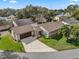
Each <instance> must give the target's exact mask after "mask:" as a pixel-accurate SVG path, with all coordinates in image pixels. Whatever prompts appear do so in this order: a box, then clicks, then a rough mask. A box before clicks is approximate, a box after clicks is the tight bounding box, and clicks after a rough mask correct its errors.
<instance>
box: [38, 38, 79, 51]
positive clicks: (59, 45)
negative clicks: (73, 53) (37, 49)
mask: <svg viewBox="0 0 79 59" xmlns="http://www.w3.org/2000/svg"><path fill="white" fill-rule="evenodd" d="M39 40H40V41H41V42H43V43H44V44H46V45H47V46H49V47H52V48H55V49H56V50H58V51H62V50H69V49H75V48H79V46H75V45H73V44H70V43H68V42H67V39H66V38H65V37H62V38H61V39H59V40H56V39H49V38H48V39H47V38H44V37H41V38H39Z"/></svg>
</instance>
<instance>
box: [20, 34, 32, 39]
mask: <svg viewBox="0 0 79 59" xmlns="http://www.w3.org/2000/svg"><path fill="white" fill-rule="evenodd" d="M29 36H31V32H28V33H24V34H21V35H20V39H24V38H26V37H29Z"/></svg>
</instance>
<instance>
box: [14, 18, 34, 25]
mask: <svg viewBox="0 0 79 59" xmlns="http://www.w3.org/2000/svg"><path fill="white" fill-rule="evenodd" d="M15 23H16V24H17V25H18V26H23V25H28V24H32V23H33V22H32V20H31V19H19V20H15Z"/></svg>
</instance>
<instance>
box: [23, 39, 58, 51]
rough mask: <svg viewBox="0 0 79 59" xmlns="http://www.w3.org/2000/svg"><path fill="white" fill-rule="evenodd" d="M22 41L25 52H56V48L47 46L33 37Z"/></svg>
mask: <svg viewBox="0 0 79 59" xmlns="http://www.w3.org/2000/svg"><path fill="white" fill-rule="evenodd" d="M22 42H23V45H24V48H25V50H26V52H57V50H55V49H53V48H50V47H48V46H47V45H45V44H43V43H42V42H40V41H39V40H36V39H34V38H28V39H27V38H26V39H24V40H22Z"/></svg>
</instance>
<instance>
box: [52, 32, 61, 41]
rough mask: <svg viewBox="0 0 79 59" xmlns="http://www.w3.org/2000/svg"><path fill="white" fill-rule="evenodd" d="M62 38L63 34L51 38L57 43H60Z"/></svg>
mask: <svg viewBox="0 0 79 59" xmlns="http://www.w3.org/2000/svg"><path fill="white" fill-rule="evenodd" d="M62 37H63V34H61V33H60V34H55V35H52V37H51V38H52V39H55V40H57V41H58V40H60V39H61V38H62Z"/></svg>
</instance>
